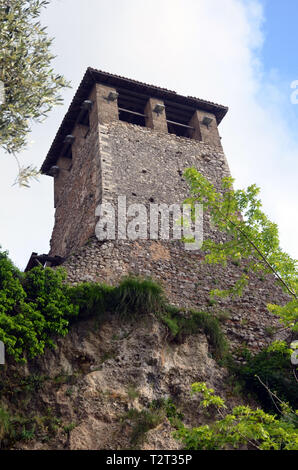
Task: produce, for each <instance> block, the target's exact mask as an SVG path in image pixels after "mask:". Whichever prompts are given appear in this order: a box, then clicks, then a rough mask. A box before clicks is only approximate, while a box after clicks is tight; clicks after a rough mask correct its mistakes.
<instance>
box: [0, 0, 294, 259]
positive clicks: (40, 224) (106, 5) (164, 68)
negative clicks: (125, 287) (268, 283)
mask: <svg viewBox="0 0 298 470" xmlns="http://www.w3.org/2000/svg"><path fill="white" fill-rule="evenodd" d="M297 16H298V2H297V1H296V0H150V2H148V0H109V1H108V2H107V1H106V0H105V1H104V0H75V1H73V0H51V2H50V5H49V6H48V8H47V9H46V10H45V11H44V13H43V15H42V22H43V23H44V24H45V25H46V26H47V27H48V32H49V34H50V35H51V36H54V37H55V41H54V45H53V52H54V53H55V54H56V55H57V59H56V60H55V68H56V70H57V72H59V73H62V74H63V75H65V76H66V78H67V79H70V80H71V81H72V85H73V89H71V90H67V91H65V93H64V105H63V106H60V107H57V108H55V109H54V110H53V111H52V113H51V115H50V116H49V118H48V119H47V120H46V121H45V122H44V123H43V124H41V125H34V124H33V125H32V133H31V135H30V137H29V146H28V149H27V150H26V151H24V152H22V154H21V155H20V160H21V161H22V163H23V164H24V165H26V164H29V163H33V164H35V165H36V166H38V167H40V165H41V163H42V161H43V159H44V158H45V156H46V153H47V151H48V149H49V147H50V145H51V142H52V140H53V138H54V136H55V133H56V131H57V129H58V127H59V125H60V123H61V120H62V119H63V116H64V114H65V112H66V110H67V108H68V105H69V103H70V101H71V99H72V96H73V94H74V93H75V90H76V88H77V86H78V84H79V82H80V80H81V79H82V76H83V74H84V72H85V69H86V68H87V67H88V66H93V67H95V68H99V69H101V70H105V71H107V72H111V73H116V74H119V75H123V76H126V77H129V78H133V79H137V80H141V81H145V82H147V83H152V84H155V85H158V86H162V87H166V88H169V89H172V90H176V91H177V92H178V93H181V94H185V95H191V96H197V97H199V98H204V99H207V100H211V101H215V102H218V103H221V104H224V105H228V106H229V113H228V114H227V116H226V117H225V119H224V120H223V122H222V123H221V125H220V129H219V130H220V134H221V136H222V142H223V146H224V150H225V153H226V156H227V159H228V162H229V165H230V169H231V172H232V175H233V177H234V178H235V179H236V183H235V184H236V186H237V187H245V186H247V185H249V184H251V183H256V184H257V185H258V186H260V187H261V189H262V191H261V197H262V200H263V204H264V209H265V212H266V213H267V214H268V215H269V216H270V218H271V219H273V220H274V221H276V222H278V225H279V227H280V235H281V243H282V247H283V248H284V249H285V250H287V251H288V252H289V253H290V254H291V255H292V256H294V257H296V258H298V246H297V238H298V219H297V200H298V185H297V175H298V159H297V155H298V105H294V104H292V103H291V101H290V97H291V93H292V91H293V90H291V88H290V84H291V82H292V81H294V80H298V63H297V43H298V32H297V29H296V24H295V23H296V20H297ZM15 175H16V166H15V163H14V162H13V161H12V159H11V158H10V157H8V156H6V155H4V154H3V152H2V153H1V152H0V198H1V204H0V220H1V225H0V243H1V245H2V246H3V248H5V249H8V250H9V252H10V256H11V258H12V259H13V260H14V262H15V263H16V264H17V265H18V266H19V267H20V268H24V267H25V266H26V263H27V261H28V258H29V257H30V254H31V253H32V252H33V251H36V252H38V253H47V252H48V250H49V240H50V237H51V232H52V228H53V224H54V208H53V186H52V179H51V178H50V177H47V176H42V177H41V178H40V181H39V182H36V183H35V182H34V183H32V186H31V188H30V189H29V190H24V189H19V188H17V187H16V186H12V184H13V182H14V179H15Z"/></svg>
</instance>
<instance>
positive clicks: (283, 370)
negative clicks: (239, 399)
mask: <svg viewBox="0 0 298 470" xmlns="http://www.w3.org/2000/svg"><path fill="white" fill-rule="evenodd" d="M290 355H291V350H289V349H288V347H287V346H286V344H285V343H283V342H274V343H273V344H272V345H271V346H269V347H268V348H266V349H264V350H263V351H261V352H260V353H258V354H256V355H255V356H253V355H252V354H251V353H249V352H246V358H245V359H246V364H245V365H241V366H239V365H232V366H231V367H230V368H231V371H232V372H234V374H235V376H236V377H237V380H238V381H240V382H242V384H243V387H245V389H246V390H248V391H249V392H250V393H252V394H253V395H254V396H255V397H256V398H257V399H258V401H259V402H260V404H261V405H262V408H264V410H266V411H273V412H275V413H276V412H277V410H278V407H276V406H275V399H274V397H273V396H272V395H271V394H270V393H269V392H268V390H267V389H266V388H265V387H264V385H262V384H261V382H260V381H259V379H258V378H257V376H258V377H259V378H260V379H261V380H262V382H263V383H264V384H265V385H266V386H267V387H268V388H269V390H271V391H272V392H274V393H275V394H276V395H277V396H278V397H279V399H281V400H283V401H285V402H287V403H289V404H290V405H291V407H292V408H294V409H296V408H298V394H297V382H296V379H295V376H294V374H293V370H292V365H291V360H290Z"/></svg>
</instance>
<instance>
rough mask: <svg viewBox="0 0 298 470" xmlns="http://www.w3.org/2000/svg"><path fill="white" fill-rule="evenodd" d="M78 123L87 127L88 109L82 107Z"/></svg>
mask: <svg viewBox="0 0 298 470" xmlns="http://www.w3.org/2000/svg"><path fill="white" fill-rule="evenodd" d="M78 124H81V125H83V126H86V127H89V125H90V123H89V110H88V109H84V110H83V112H82V113H81V114H80V117H79V120H78Z"/></svg>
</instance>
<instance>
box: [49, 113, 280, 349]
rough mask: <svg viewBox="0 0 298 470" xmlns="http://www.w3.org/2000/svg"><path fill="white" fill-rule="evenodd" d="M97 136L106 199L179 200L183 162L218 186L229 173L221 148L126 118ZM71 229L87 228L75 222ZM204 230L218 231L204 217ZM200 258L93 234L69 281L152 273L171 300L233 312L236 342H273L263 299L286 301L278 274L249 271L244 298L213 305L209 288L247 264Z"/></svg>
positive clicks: (177, 245)
mask: <svg viewBox="0 0 298 470" xmlns="http://www.w3.org/2000/svg"><path fill="white" fill-rule="evenodd" d="M99 138H100V140H101V142H102V139H103V138H104V152H102V150H100V149H102V147H100V148H99V152H100V155H99V159H100V162H101V171H102V173H101V178H102V187H103V189H104V191H105V193H102V196H103V200H104V201H112V200H113V199H114V200H116V198H117V196H118V195H126V197H127V203H128V204H130V203H135V202H137V203H140V202H143V203H145V204H146V205H148V204H149V202H150V200H151V201H152V198H153V200H154V202H156V203H167V204H172V203H180V202H182V201H183V200H184V198H185V197H186V196H187V195H188V188H187V184H186V182H185V181H184V180H183V176H182V173H183V170H184V169H185V168H187V167H190V166H195V167H197V168H198V169H199V171H201V172H202V173H203V174H204V175H205V176H206V177H207V178H208V179H209V180H211V181H212V182H213V183H214V184H215V185H216V186H217V187H219V185H220V181H221V179H222V177H223V176H227V175H229V169H228V165H227V162H226V159H225V156H224V154H223V151H222V149H221V148H218V147H212V146H210V145H206V144H204V143H202V142H198V141H195V140H191V139H187V138H181V137H177V136H174V135H171V134H164V133H160V132H156V131H151V130H148V129H146V128H142V127H139V126H134V125H128V124H126V123H121V122H117V123H111V124H108V125H105V126H101V127H100V137H99ZM103 160H104V161H103ZM102 164H103V166H102ZM82 171H86V168H85V169H84V167H82ZM83 188H84V186H82V189H83ZM91 218H92V214H90V221H91ZM90 227H91V225H90ZM74 230H79V232H80V230H84V228H83V227H81V226H79V225H78V224H75V228H74ZM204 236H205V237H207V236H217V237H218V236H219V235H218V234H215V233H214V232H212V230H211V229H210V227H209V225H208V220H207V218H205V220H204ZM80 239H81V236H80V233H78V240H80ZM55 254H60V253H55ZM202 258H203V255H202V253H201V252H187V251H185V249H184V245H183V243H181V242H179V241H171V240H170V241H152V240H151V241H150V240H137V241H135V242H132V241H129V240H115V241H107V242H99V241H98V240H97V239H96V238H95V237H93V238H90V239H89V241H88V242H87V243H86V244H85V245H84V246H81V247H80V248H79V249H76V250H74V252H73V254H71V255H70V256H69V257H68V258H67V260H66V262H65V263H64V267H65V268H66V269H67V271H68V280H69V281H70V282H71V283H76V282H80V281H96V282H107V283H110V284H115V283H116V282H118V281H119V280H120V279H121V278H122V277H123V276H124V275H127V274H137V275H140V276H150V277H152V278H154V279H156V280H158V281H159V282H161V283H162V285H163V286H164V289H165V291H166V294H167V297H168V299H169V301H170V302H171V303H174V304H176V305H180V306H185V307H193V308H196V309H198V310H202V309H203V310H210V311H212V312H224V313H225V314H226V315H227V317H228V318H227V320H226V322H225V326H224V327H225V329H226V331H227V333H228V335H229V337H230V340H231V342H232V344H233V343H235V345H239V344H241V343H247V344H248V345H249V346H250V347H251V348H252V349H259V348H261V347H263V346H264V345H265V344H266V343H268V342H269V341H271V337H270V336H269V333H270V331H269V330H270V329H271V328H272V326H274V325H277V324H278V323H277V320H276V319H275V317H273V316H272V315H271V314H269V313H268V311H267V308H266V305H267V303H268V302H272V303H274V302H282V301H283V300H285V299H286V297H285V295H284V294H283V293H282V291H281V289H280V288H279V287H278V286H277V285H276V283H275V281H274V279H273V278H272V277H268V278H266V279H263V278H262V277H258V276H256V275H254V276H251V279H250V283H249V287H248V288H247V290H246V292H245V294H244V296H243V297H241V298H239V299H235V300H231V299H226V300H219V301H218V302H217V303H216V304H215V305H210V300H209V291H210V290H211V289H212V288H226V287H231V286H232V285H233V284H234V282H235V281H236V280H237V279H238V278H239V277H240V276H241V275H242V273H243V270H242V268H241V267H240V266H237V265H234V264H231V265H229V266H228V267H225V268H223V267H221V266H209V265H206V264H204V263H203V262H202Z"/></svg>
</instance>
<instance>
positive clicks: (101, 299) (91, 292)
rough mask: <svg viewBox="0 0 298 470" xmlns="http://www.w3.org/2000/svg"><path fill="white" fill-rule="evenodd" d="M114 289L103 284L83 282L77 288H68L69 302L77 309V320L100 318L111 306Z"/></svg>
mask: <svg viewBox="0 0 298 470" xmlns="http://www.w3.org/2000/svg"><path fill="white" fill-rule="evenodd" d="M114 290H115V288H114V287H110V286H107V285H105V284H96V283H91V282H83V283H81V284H78V285H77V286H73V287H69V288H68V294H69V298H70V301H71V302H72V303H73V304H74V305H76V306H77V307H78V309H79V315H78V318H79V319H81V318H88V317H91V316H100V315H103V314H104V313H106V311H107V310H109V309H110V308H111V306H112V299H113V293H114Z"/></svg>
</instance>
